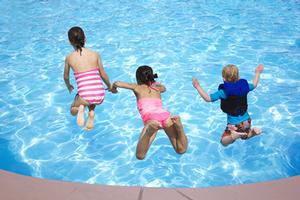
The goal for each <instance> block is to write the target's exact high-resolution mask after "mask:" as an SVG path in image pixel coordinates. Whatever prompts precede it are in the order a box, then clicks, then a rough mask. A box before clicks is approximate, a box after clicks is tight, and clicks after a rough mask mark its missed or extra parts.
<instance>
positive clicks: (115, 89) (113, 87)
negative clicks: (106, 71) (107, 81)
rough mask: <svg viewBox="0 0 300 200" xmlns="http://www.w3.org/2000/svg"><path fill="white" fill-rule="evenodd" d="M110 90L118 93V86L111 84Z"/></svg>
mask: <svg viewBox="0 0 300 200" xmlns="http://www.w3.org/2000/svg"><path fill="white" fill-rule="evenodd" d="M108 91H110V92H111V93H113V94H116V93H118V90H117V87H115V86H114V84H113V85H112V86H110V88H109V89H108Z"/></svg>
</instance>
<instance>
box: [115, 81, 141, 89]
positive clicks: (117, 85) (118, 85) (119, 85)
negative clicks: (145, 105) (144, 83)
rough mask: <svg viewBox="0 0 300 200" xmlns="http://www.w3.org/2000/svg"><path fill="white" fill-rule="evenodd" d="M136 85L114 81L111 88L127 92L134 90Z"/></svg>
mask: <svg viewBox="0 0 300 200" xmlns="http://www.w3.org/2000/svg"><path fill="white" fill-rule="evenodd" d="M136 86H137V85H136V84H133V83H125V82H122V81H116V82H114V83H113V87H114V88H125V89H129V90H134V89H135V88H136Z"/></svg>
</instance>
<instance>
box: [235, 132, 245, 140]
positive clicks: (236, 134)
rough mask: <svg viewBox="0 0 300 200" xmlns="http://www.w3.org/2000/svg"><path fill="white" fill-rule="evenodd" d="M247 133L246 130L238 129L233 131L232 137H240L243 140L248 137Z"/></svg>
mask: <svg viewBox="0 0 300 200" xmlns="http://www.w3.org/2000/svg"><path fill="white" fill-rule="evenodd" d="M247 136H248V135H247V133H245V132H237V131H231V137H232V139H234V140H236V139H238V138H241V139H243V140H245V139H247Z"/></svg>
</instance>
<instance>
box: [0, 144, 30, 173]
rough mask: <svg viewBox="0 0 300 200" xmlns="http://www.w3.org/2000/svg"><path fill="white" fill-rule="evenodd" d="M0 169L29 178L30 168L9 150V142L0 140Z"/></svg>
mask: <svg viewBox="0 0 300 200" xmlns="http://www.w3.org/2000/svg"><path fill="white" fill-rule="evenodd" d="M0 169H2V170H6V171H10V172H15V173H18V174H23V175H27V176H30V175H31V172H32V170H31V168H30V167H29V166H28V165H27V164H26V163H24V162H21V161H20V160H18V159H17V158H16V156H15V155H14V154H13V153H12V152H11V151H10V150H9V141H8V140H5V139H1V138H0Z"/></svg>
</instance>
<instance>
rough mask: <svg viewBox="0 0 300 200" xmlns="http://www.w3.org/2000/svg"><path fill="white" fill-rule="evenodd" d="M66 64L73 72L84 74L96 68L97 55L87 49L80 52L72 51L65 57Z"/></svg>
mask: <svg viewBox="0 0 300 200" xmlns="http://www.w3.org/2000/svg"><path fill="white" fill-rule="evenodd" d="M67 59H68V63H69V64H70V66H71V67H72V69H73V71H74V72H85V71H89V70H92V69H95V68H98V62H99V54H98V53H97V52H95V51H92V50H90V49H87V48H82V51H81V52H79V51H73V52H72V53H70V54H69V55H68V56H67Z"/></svg>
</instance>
